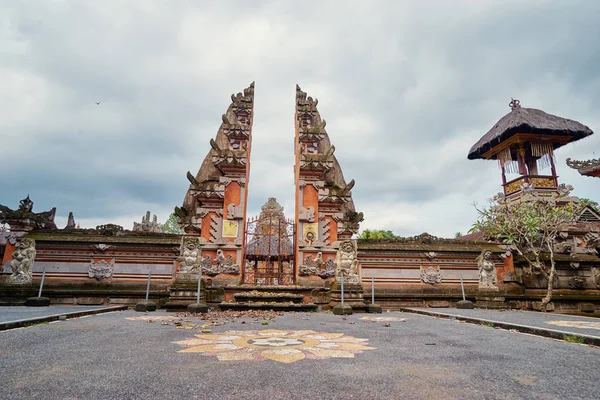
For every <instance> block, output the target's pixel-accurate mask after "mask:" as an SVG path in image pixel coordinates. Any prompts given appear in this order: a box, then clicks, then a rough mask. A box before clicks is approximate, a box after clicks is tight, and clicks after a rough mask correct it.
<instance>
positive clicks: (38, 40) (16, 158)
mask: <svg viewBox="0 0 600 400" xmlns="http://www.w3.org/2000/svg"><path fill="white" fill-rule="evenodd" d="M0 5H1V8H2V9H3V10H7V11H6V13H4V14H3V15H2V16H0V22H2V24H1V25H0V26H2V27H3V29H4V31H3V32H4V33H5V34H3V35H2V36H0V37H1V38H0V46H1V47H2V48H3V49H7V50H6V52H5V53H4V55H0V65H2V67H1V70H0V72H2V74H1V75H0V105H2V107H4V108H5V109H6V110H9V112H7V113H6V114H7V115H6V116H5V117H3V119H2V120H1V121H0V131H1V132H7V136H8V138H6V136H4V135H3V139H2V142H1V143H2V147H0V159H1V160H2V165H3V167H2V168H0V182H2V184H3V186H2V188H3V189H2V192H1V193H0V203H2V204H7V205H13V206H14V205H16V204H18V200H19V199H20V198H22V197H24V196H25V195H26V194H27V193H31V194H32V198H33V199H34V201H35V202H36V209H38V207H39V209H42V208H43V209H48V208H51V207H53V206H57V207H58V211H59V214H60V215H62V216H64V215H66V214H67V213H68V211H71V210H72V211H76V216H78V217H79V218H92V219H93V218H96V219H101V218H105V219H106V220H107V221H109V220H113V219H115V218H117V217H119V216H123V215H142V214H143V213H144V212H145V210H146V209H152V210H153V211H155V210H156V211H155V212H160V213H163V214H162V215H160V218H165V217H166V215H167V214H166V213H168V212H169V211H170V210H171V209H172V207H173V206H174V205H178V204H180V203H181V201H182V200H183V196H184V195H185V191H186V189H187V185H188V183H187V180H186V179H185V173H186V171H187V170H190V171H192V173H195V172H196V171H197V169H198V167H199V166H200V163H201V162H202V160H203V159H204V157H205V155H206V153H207V152H208V149H209V145H208V141H209V140H210V138H212V137H214V135H215V134H216V132H217V129H218V127H219V124H220V116H221V114H222V113H223V112H224V111H225V110H226V108H227V106H228V104H229V95H230V94H231V93H232V92H238V91H240V90H241V89H242V88H243V87H245V86H247V85H248V83H250V82H251V81H253V80H256V104H255V122H254V129H253V135H254V141H253V148H252V172H251V180H250V185H249V190H250V194H249V210H248V215H254V214H257V213H258V212H260V206H261V205H262V204H263V203H264V202H265V201H266V200H267V198H268V197H277V199H278V200H279V201H280V203H282V204H284V205H285V208H286V212H287V213H288V214H289V215H291V214H292V212H293V191H294V188H293V175H292V167H293V134H294V131H293V110H294V85H295V84H296V83H299V84H300V85H301V87H302V88H303V89H304V90H306V91H307V92H308V93H309V95H311V96H313V97H317V98H319V100H320V101H319V109H320V111H321V115H322V117H323V118H325V119H326V120H327V131H328V133H329V135H330V138H331V141H332V143H333V144H334V145H335V146H336V149H337V150H336V156H337V157H338V159H339V161H340V163H341V166H342V169H343V171H344V175H345V177H346V179H347V180H350V179H352V178H354V179H355V180H356V182H357V184H356V186H355V188H354V190H353V192H354V196H355V203H356V206H357V209H359V210H361V209H365V210H373V213H372V216H371V218H373V219H372V221H373V222H375V218H378V219H377V220H376V223H377V224H379V225H381V226H385V228H386V229H392V230H396V231H398V233H406V234H410V233H412V232H416V233H419V232H420V231H423V230H429V231H431V233H434V234H437V235H452V234H453V233H454V232H455V231H456V230H463V231H464V230H465V228H464V227H465V226H468V225H469V224H468V222H469V221H465V219H469V218H471V219H472V218H474V216H475V211H474V209H473V207H472V205H471V203H472V202H473V201H477V202H479V203H482V202H484V201H485V199H486V198H487V197H489V196H492V195H493V194H494V193H495V192H497V191H499V190H500V176H499V173H498V170H497V168H496V166H495V165H494V163H493V162H490V163H486V162H483V161H469V160H467V159H466V154H467V151H468V149H469V148H470V146H471V145H472V144H473V143H474V142H475V141H477V140H478V139H479V137H481V136H482V135H483V134H484V133H485V132H486V131H487V130H488V129H489V128H491V126H492V125H493V124H494V123H495V122H496V121H497V120H498V119H500V118H501V117H502V116H503V115H504V114H506V113H507V112H508V111H509V109H508V107H507V104H508V101H509V100H510V97H511V96H514V97H517V98H519V99H520V100H521V101H522V104H523V105H525V106H527V107H533V108H541V109H544V110H545V111H547V112H550V113H553V114H557V115H561V116H564V117H567V118H572V119H577V120H580V121H581V122H582V123H584V124H587V125H588V126H590V127H591V128H592V130H597V129H598V126H599V124H600V120H598V118H597V117H596V113H597V110H598V107H599V106H600V95H599V94H598V93H600V72H598V70H597V68H596V66H597V65H598V62H599V61H600V51H599V50H598V49H597V46H596V44H595V40H596V38H598V37H600V25H599V24H598V23H597V15H598V14H600V5H597V4H596V3H595V2H587V1H581V2H569V3H564V2H530V3H527V2H526V3H523V2H518V1H508V2H502V3H498V2H494V3H492V2H479V3H473V2H451V3H450V2H436V3H435V4H431V3H427V4H420V3H400V2H389V1H373V2H369V3H368V4H366V3H365V2H358V1H354V2H353V1H348V2H345V3H344V5H343V6H340V4H339V3H338V2H336V1H329V2H328V1H319V2H317V1H315V2H294V1H288V2H284V1H277V2H269V1H260V2H246V1H232V2H219V3H212V2H206V3H203V4H198V5H197V6H194V5H190V4H187V5H185V4H184V3H175V4H169V5H168V6H167V5H161V3H149V2H139V3H134V2H116V1H115V2H110V1H109V2H103V3H102V4H100V3H79V2H65V3H53V4H52V6H51V5H50V4H46V3H34V2H32V3H15V2H10V1H5V2H1V1H0ZM314 5H318V7H317V8H315V7H313V6H314ZM95 101H101V102H102V103H101V105H100V106H96V105H95V104H94V102H95ZM595 136H596V135H594V137H592V138H589V139H586V140H585V142H586V143H587V144H586V143H577V144H575V145H573V146H566V147H565V148H564V149H561V150H559V152H557V156H558V159H559V160H558V169H559V175H561V180H562V181H568V182H569V183H572V184H574V186H575V187H576V190H577V193H580V195H582V196H584V197H593V196H594V195H595V194H594V193H595V190H596V188H597V186H595V185H597V182H596V181H594V180H591V179H587V180H586V179H584V178H581V177H579V176H578V174H577V173H576V172H575V171H571V170H568V168H567V167H566V166H565V165H564V158H566V157H567V156H569V157H572V158H578V157H579V158H590V157H591V156H592V154H593V153H592V151H590V149H591V148H592V147H594V146H596V147H597V143H598V139H597V138H596V137H595ZM23 143H25V144H26V146H27V148H28V150H27V151H23V150H22V149H23ZM596 157H598V156H597V155H596ZM380 202H383V203H382V204H385V208H386V210H387V211H386V212H387V213H388V215H390V216H391V217H390V218H388V219H387V220H386V219H385V217H383V216H381V217H379V216H376V215H379V214H377V213H379V211H378V210H379V209H380V207H383V205H382V206H380V205H379V204H380ZM409 214H410V215H409ZM381 215H385V214H381ZM404 216H406V218H405V219H403V218H404ZM366 217H367V220H366V221H365V224H366V225H365V226H368V224H369V214H368V213H367V214H366ZM408 217H411V218H412V217H414V218H417V221H416V222H415V221H413V220H412V219H410V218H408ZM389 221H395V222H393V224H392V225H389V224H390V222H389ZM402 221H404V222H402ZM407 221H410V222H407ZM394 224H395V225H394ZM421 224H422V225H423V229H420V228H419V227H418V225H421ZM425 228H427V229H425Z"/></svg>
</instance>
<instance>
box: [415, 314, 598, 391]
mask: <svg viewBox="0 0 600 400" xmlns="http://www.w3.org/2000/svg"><path fill="white" fill-rule="evenodd" d="M409 309H412V310H421V311H426V312H433V313H441V314H449V315H454V316H462V317H472V318H479V319H484V320H488V321H499V322H508V323H511V324H519V325H526V326H533V327H536V328H542V329H553V330H559V331H563V332H571V333H579V334H583V335H593V336H600V318H593V317H583V316H574V315H565V314H557V313H543V312H536V311H518V310H483V309H474V310H459V309H456V308H416V307H411V308H409ZM583 326H586V328H583ZM598 397H599V398H600V395H599V396H598Z"/></svg>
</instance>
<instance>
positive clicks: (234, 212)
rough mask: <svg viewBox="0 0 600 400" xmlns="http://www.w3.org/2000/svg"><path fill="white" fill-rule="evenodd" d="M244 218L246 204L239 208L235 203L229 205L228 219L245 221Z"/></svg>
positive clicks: (240, 205) (241, 204)
mask: <svg viewBox="0 0 600 400" xmlns="http://www.w3.org/2000/svg"><path fill="white" fill-rule="evenodd" d="M243 218H244V203H240V204H238V205H237V206H236V205H235V204H234V203H229V205H228V206H227V219H243Z"/></svg>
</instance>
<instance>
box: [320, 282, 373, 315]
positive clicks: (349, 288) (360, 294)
mask: <svg viewBox="0 0 600 400" xmlns="http://www.w3.org/2000/svg"><path fill="white" fill-rule="evenodd" d="M364 293H365V292H364V290H363V288H362V286H361V285H356V284H350V285H346V284H345V283H344V305H348V306H350V307H352V310H353V311H363V312H364V311H366V309H367V305H366V304H365V299H364ZM330 294H331V300H330V301H329V307H332V308H334V307H335V306H337V305H338V304H340V305H341V303H342V285H341V284H340V283H339V282H335V283H333V284H332V285H331V291H330Z"/></svg>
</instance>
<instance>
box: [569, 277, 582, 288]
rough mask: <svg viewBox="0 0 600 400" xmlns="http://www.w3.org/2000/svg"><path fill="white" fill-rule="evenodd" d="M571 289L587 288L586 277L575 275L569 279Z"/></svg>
mask: <svg viewBox="0 0 600 400" xmlns="http://www.w3.org/2000/svg"><path fill="white" fill-rule="evenodd" d="M568 285H569V288H570V289H585V278H584V277H583V276H574V277H572V278H571V279H569V281H568Z"/></svg>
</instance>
